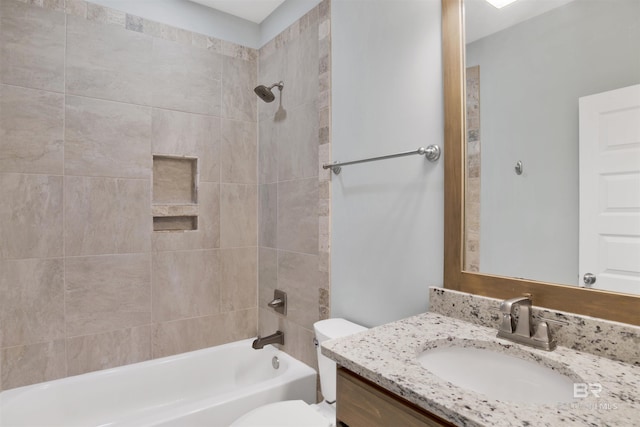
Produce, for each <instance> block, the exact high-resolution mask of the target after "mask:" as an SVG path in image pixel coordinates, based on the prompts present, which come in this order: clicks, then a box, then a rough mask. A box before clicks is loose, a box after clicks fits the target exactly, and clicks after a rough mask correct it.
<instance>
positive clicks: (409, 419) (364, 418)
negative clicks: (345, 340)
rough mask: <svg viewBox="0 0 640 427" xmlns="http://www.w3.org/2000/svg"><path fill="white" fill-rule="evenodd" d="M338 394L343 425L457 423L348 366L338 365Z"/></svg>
mask: <svg viewBox="0 0 640 427" xmlns="http://www.w3.org/2000/svg"><path fill="white" fill-rule="evenodd" d="M336 397H337V400H336V412H337V414H336V415H337V416H336V419H337V420H338V425H339V426H340V425H342V426H345V425H346V426H348V427H391V426H394V427H395V426H402V427H441V426H453V424H451V423H449V422H447V421H445V420H443V419H441V418H439V417H437V416H436V415H433V414H431V413H429V412H428V411H425V410H424V409H421V408H419V407H417V406H416V405H414V404H413V403H411V402H409V401H407V400H404V399H402V398H400V397H399V396H396V395H395V394H393V393H391V392H389V391H387V390H385V389H383V388H382V387H380V386H378V385H376V384H374V383H372V382H370V381H368V380H366V379H364V378H362V377H360V376H359V375H357V374H354V373H353V372H351V371H349V370H347V369H344V368H339V369H338V377H337V396H336Z"/></svg>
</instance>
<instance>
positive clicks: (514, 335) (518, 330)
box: [498, 296, 556, 351]
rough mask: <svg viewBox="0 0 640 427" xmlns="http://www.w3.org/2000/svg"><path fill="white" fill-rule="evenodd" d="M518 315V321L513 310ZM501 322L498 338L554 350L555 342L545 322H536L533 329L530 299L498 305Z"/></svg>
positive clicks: (517, 299)
mask: <svg viewBox="0 0 640 427" xmlns="http://www.w3.org/2000/svg"><path fill="white" fill-rule="evenodd" d="M516 307H518V308H519V310H520V313H519V315H518V321H517V322H516V320H515V317H514V311H515V308H516ZM500 312H501V313H502V321H501V322H500V327H499V328H498V338H504V339H507V340H510V341H513V342H517V343H519V344H524V345H528V346H530V347H535V348H540V349H543V350H547V351H551V350H553V349H554V348H556V340H555V339H554V338H552V337H551V331H550V330H549V325H548V324H547V322H544V321H541V322H538V323H537V325H535V326H536V328H535V333H534V325H533V319H532V316H531V298H530V297H528V296H523V297H516V298H511V299H508V300H505V301H502V303H501V304H500Z"/></svg>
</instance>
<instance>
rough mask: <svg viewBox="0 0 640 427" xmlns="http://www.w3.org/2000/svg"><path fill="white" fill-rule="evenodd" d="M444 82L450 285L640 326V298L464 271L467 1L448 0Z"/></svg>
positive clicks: (446, 278) (446, 284)
mask: <svg viewBox="0 0 640 427" xmlns="http://www.w3.org/2000/svg"><path fill="white" fill-rule="evenodd" d="M442 49H443V81H444V110H445V129H444V137H445V142H444V146H445V149H444V153H445V155H444V162H445V230H444V231H445V232H444V287H445V288H448V289H454V290H459V291H462V292H468V293H472V294H477V295H483V296H489V297H493V298H500V299H507V298H512V297H515V296H518V295H523V294H527V293H528V294H531V295H532V299H533V303H534V305H537V306H540V307H547V308H551V309H556V310H562V311H567V312H572V313H578V314H583V315H588V316H593V317H599V318H603V319H609V320H614V321H618V322H624V323H629V324H633V325H640V296H636V295H629V294H620V293H615V292H608V291H602V290H595V289H586V288H580V287H575V286H568V285H560V284H557V283H548V282H540V281H534V280H526V279H519V278H512V277H503V276H496V275H490V274H481V273H474V272H468V271H464V268H463V266H464V241H465V240H464V221H465V218H464V206H465V203H464V202H465V191H464V190H465V164H466V162H465V145H466V144H465V105H466V102H465V63H464V52H465V41H464V4H463V0H442Z"/></svg>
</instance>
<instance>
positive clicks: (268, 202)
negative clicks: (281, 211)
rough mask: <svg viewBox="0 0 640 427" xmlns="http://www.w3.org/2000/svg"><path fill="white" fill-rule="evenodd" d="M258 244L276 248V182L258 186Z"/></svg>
mask: <svg viewBox="0 0 640 427" xmlns="http://www.w3.org/2000/svg"><path fill="white" fill-rule="evenodd" d="M258 191H259V193H260V194H259V198H260V200H259V202H260V204H259V206H258V211H259V212H258V244H259V246H261V247H269V248H276V247H277V244H278V234H277V231H278V223H277V212H278V184H276V183H274V184H262V185H260V186H259V188H258Z"/></svg>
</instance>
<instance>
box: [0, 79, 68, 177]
mask: <svg viewBox="0 0 640 427" xmlns="http://www.w3.org/2000/svg"><path fill="white" fill-rule="evenodd" d="M63 125H64V95H62V94H57V93H51V92H44V91H40V90H33V89H24V88H20V87H16V86H7V85H0V136H1V137H2V144H0V172H21V173H41V174H51V175H62V165H63V150H62V148H63V141H62V137H63Z"/></svg>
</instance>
